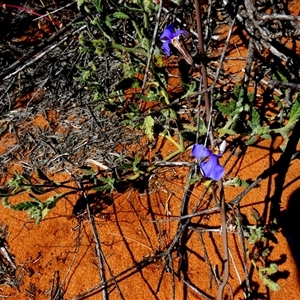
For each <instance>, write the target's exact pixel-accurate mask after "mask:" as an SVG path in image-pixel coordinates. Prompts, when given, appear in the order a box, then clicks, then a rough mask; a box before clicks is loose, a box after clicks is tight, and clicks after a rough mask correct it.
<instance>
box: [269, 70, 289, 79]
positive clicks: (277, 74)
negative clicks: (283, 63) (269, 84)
mask: <svg viewBox="0 0 300 300" xmlns="http://www.w3.org/2000/svg"><path fill="white" fill-rule="evenodd" d="M278 78H279V79H280V80H281V81H282V82H288V79H287V78H286V77H285V76H284V75H283V74H282V73H280V72H279V71H276V73H275V74H274V75H273V79H275V80H277V79H278Z"/></svg>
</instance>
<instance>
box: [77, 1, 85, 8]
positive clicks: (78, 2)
mask: <svg viewBox="0 0 300 300" xmlns="http://www.w3.org/2000/svg"><path fill="white" fill-rule="evenodd" d="M85 2H87V0H77V8H78V10H80V7H81V6H82V5H83V4H84V3H85Z"/></svg>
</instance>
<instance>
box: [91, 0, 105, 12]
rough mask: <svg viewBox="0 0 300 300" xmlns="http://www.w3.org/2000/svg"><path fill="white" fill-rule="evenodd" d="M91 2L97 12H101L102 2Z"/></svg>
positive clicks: (94, 0) (97, 0) (95, 0)
mask: <svg viewBox="0 0 300 300" xmlns="http://www.w3.org/2000/svg"><path fill="white" fill-rule="evenodd" d="M93 4H94V6H95V7H96V9H97V11H98V13H102V11H103V6H102V3H101V0H93Z"/></svg>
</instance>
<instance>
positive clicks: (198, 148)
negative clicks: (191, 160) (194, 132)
mask: <svg viewBox="0 0 300 300" xmlns="http://www.w3.org/2000/svg"><path fill="white" fill-rule="evenodd" d="M192 154H193V156H194V157H196V158H197V159H204V158H206V157H207V156H210V155H211V154H212V152H211V151H210V150H209V149H207V148H206V147H204V146H203V145H202V144H195V145H194V146H193V148H192Z"/></svg>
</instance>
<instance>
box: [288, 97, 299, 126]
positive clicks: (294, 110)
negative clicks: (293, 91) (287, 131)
mask: <svg viewBox="0 0 300 300" xmlns="http://www.w3.org/2000/svg"><path fill="white" fill-rule="evenodd" d="M299 117H300V101H299V99H298V94H297V96H296V100H295V102H294V104H293V106H292V109H291V113H290V119H289V123H290V122H292V123H293V122H295V121H297V119H298V118H299Z"/></svg>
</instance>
